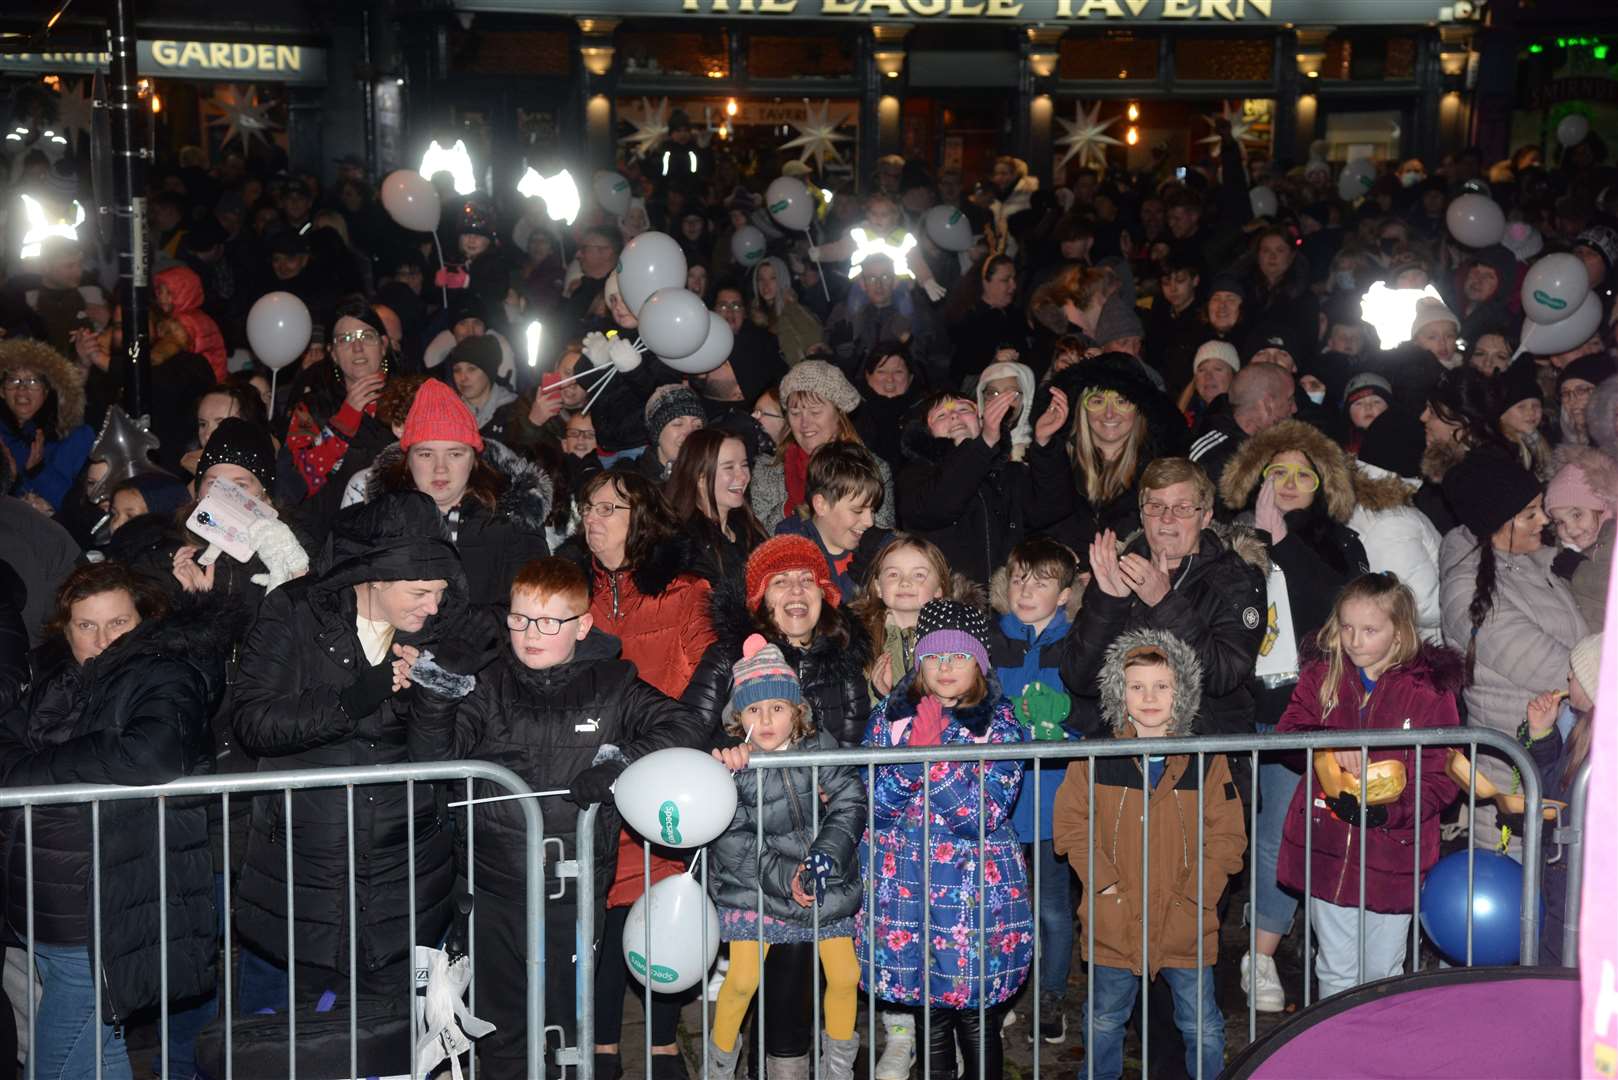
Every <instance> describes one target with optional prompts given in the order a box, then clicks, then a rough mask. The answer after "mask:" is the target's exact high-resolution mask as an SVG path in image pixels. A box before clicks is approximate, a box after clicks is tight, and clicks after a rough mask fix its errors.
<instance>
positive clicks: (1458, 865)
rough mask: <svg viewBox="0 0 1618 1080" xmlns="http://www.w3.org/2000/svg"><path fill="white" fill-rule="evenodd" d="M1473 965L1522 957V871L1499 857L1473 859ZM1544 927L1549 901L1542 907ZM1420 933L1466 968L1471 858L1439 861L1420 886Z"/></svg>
mask: <svg viewBox="0 0 1618 1080" xmlns="http://www.w3.org/2000/svg"><path fill="white" fill-rule="evenodd" d="M1473 857H1474V860H1475V861H1474V863H1473V869H1472V962H1473V963H1474V964H1483V965H1492V964H1515V963H1516V962H1517V959H1518V957H1519V955H1520V953H1521V951H1522V865H1521V864H1520V863H1518V862H1517V860H1516V859H1513V858H1512V857H1511V856H1509V855H1503V854H1501V853H1500V852H1498V851H1476V852H1474V853H1473ZM1539 921H1540V925H1541V926H1543V925H1544V924H1545V899H1544V897H1540V901H1539ZM1421 928H1422V929H1423V930H1425V931H1426V932H1427V936H1428V937H1429V938H1430V939H1432V943H1433V944H1434V945H1436V946H1437V947H1438V951H1439V952H1441V953H1443V954H1444V956H1445V957H1446V958H1447V959H1448V960H1449V961H1450V963H1452V964H1465V963H1466V852H1465V851H1456V852H1453V853H1451V854H1449V855H1446V856H1444V857H1443V858H1442V859H1439V860H1438V862H1437V863H1435V864H1433V868H1432V869H1431V870H1429V871H1428V872H1427V880H1426V881H1424V882H1422V885H1421Z"/></svg>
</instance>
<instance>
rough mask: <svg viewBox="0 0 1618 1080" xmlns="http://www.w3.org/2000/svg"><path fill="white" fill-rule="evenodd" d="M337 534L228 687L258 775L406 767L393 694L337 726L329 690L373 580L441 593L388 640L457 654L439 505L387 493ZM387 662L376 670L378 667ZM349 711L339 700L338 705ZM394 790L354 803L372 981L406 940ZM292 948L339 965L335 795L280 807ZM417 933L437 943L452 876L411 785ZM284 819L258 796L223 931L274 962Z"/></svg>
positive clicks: (365, 959)
mask: <svg viewBox="0 0 1618 1080" xmlns="http://www.w3.org/2000/svg"><path fill="white" fill-rule="evenodd" d="M364 509H365V511H366V512H365V513H364V514H361V515H351V516H345V520H344V521H343V522H341V523H339V532H338V535H337V537H336V543H335V548H334V551H333V557H334V558H335V560H336V561H335V564H334V565H332V566H331V567H330V568H329V569H327V570H325V572H324V573H322V574H321V576H319V577H318V578H317V577H313V576H310V577H304V578H299V579H298V580H296V581H293V582H291V583H290V584H287V585H284V586H282V587H281V588H279V589H277V590H276V591H275V592H273V593H271V594H270V595H269V596H268V597H266V598H265V600H264V603H263V605H262V607H260V609H259V615H258V621H257V622H256V623H255V624H254V626H253V629H252V631H251V632H250V633H249V634H248V638H247V646H246V648H245V650H244V653H243V657H242V663H241V670H240V674H239V677H238V680H237V682H236V685H235V688H234V697H235V704H236V715H235V730H236V736H237V739H238V741H239V742H240V744H241V747H242V749H244V750H245V751H246V752H247V753H248V754H251V755H253V756H254V757H256V758H258V759H259V770H260V771H270V770H275V769H299V768H321V767H333V766H356V765H391V764H398V763H400V762H404V761H407V760H409V750H408V748H407V745H406V741H407V731H408V725H407V723H406V716H405V709H404V707H403V706H402V705H401V703H400V702H398V701H397V700H395V699H393V698H391V697H390V698H387V699H385V700H384V701H383V702H382V704H381V705H380V706H374V707H370V708H369V709H363V707H362V706H360V705H355V711H356V712H360V713H361V715H350V714H349V712H348V710H347V709H345V707H344V705H343V703H342V702H343V698H342V695H343V692H344V691H345V690H350V689H351V688H353V687H355V686H356V683H357V682H358V681H359V680H360V679H361V678H363V677H365V676H366V675H367V674H368V673H369V672H370V671H371V670H373V669H370V668H368V665H367V664H366V658H365V654H364V651H363V650H362V648H361V646H360V640H359V637H358V634H357V631H356V623H355V614H356V600H355V596H354V587H355V586H356V585H361V584H364V583H366V582H373V581H400V580H436V579H443V580H447V581H448V582H449V591H448V592H447V593H446V594H445V597H444V600H443V602H442V603H440V605H439V610H438V613H437V614H436V615H434V616H432V617H431V618H429V619H428V620H427V623H426V625H425V627H424V628H423V630H422V631H419V632H417V633H408V634H407V633H400V634H397V635H395V637H394V641H395V643H397V644H411V645H419V646H423V647H427V648H432V647H434V646H435V645H437V644H438V643H439V642H440V641H441V640H444V639H449V641H448V644H446V646H445V648H446V649H447V648H449V647H451V646H454V645H459V644H460V643H459V642H458V641H456V640H454V639H457V638H460V637H464V636H465V634H466V632H467V628H468V626H469V625H471V621H472V620H471V618H470V616H469V615H468V614H467V613H466V610H465V602H466V601H465V596H466V582H465V578H464V576H463V575H462V573H461V569H460V560H459V558H457V556H456V554H455V550H454V548H452V547H451V546H450V545H449V544H448V543H447V542H446V541H444V540H439V539H436V538H433V539H429V538H428V537H431V536H432V535H433V532H432V530H433V529H434V528H436V524H435V523H436V520H437V518H438V510H437V508H436V507H435V506H433V504H432V500H430V499H428V498H427V496H425V495H420V494H409V495H391V496H388V497H387V498H385V499H382V500H380V501H379V502H377V503H372V504H368V505H367V506H366V507H365V508H364ZM386 664H387V661H386V660H384V661H383V664H381V665H378V667H384V666H386ZM351 700H352V699H351ZM406 818H407V802H406V793H405V787H404V785H403V784H388V785H382V786H377V787H367V788H362V789H359V790H357V791H356V793H355V797H354V858H355V867H356V873H355V883H354V887H355V901H356V903H357V904H358V906H359V914H360V918H359V920H358V921H359V924H360V925H359V937H358V943H359V963H360V964H361V965H363V967H364V968H365V969H366V970H375V969H377V968H380V967H383V966H386V965H387V964H389V963H391V962H393V961H396V960H400V959H403V958H404V957H405V956H406V955H407V949H408V945H409V943H408V942H407V940H406V937H407V932H408V930H407V928H408V918H409V910H408V900H407V887H408V886H407V872H408V861H409V859H410V857H411V851H410V847H409V843H408V839H407V833H406V828H407V826H406ZM292 820H293V832H292V844H293V877H294V881H295V889H294V894H293V903H294V908H295V920H294V921H295V937H296V941H297V946H298V958H299V959H300V960H302V961H305V962H307V963H311V964H318V965H320V966H323V967H332V968H336V969H337V970H339V971H345V972H346V971H347V970H348V904H347V901H346V894H345V890H346V887H347V875H346V866H347V857H348V856H347V851H348V848H347V829H346V824H345V822H346V804H345V798H344V795H343V792H342V791H341V790H340V789H324V790H308V791H295V792H293V796H292ZM415 829H416V837H415V839H416V851H415V865H416V898H417V899H416V917H417V922H416V932H417V939H418V941H421V942H432V941H437V940H438V938H439V935H440V934H441V933H442V932H443V930H444V928H445V926H446V925H448V922H449V892H450V886H451V884H452V881H453V878H454V870H453V868H452V867H451V865H450V837H449V831H448V828H447V826H446V822H445V819H444V815H443V814H442V813H441V812H440V810H439V808H438V807H437V806H436V805H435V799H434V794H433V792H432V791H431V790H430V789H427V788H418V789H417V791H416V799H415ZM286 842H287V838H286V823H285V820H284V813H283V801H282V800H281V799H279V798H269V799H258V800H256V805H255V806H254V808H253V825H252V832H251V835H250V836H249V838H248V843H247V853H246V859H245V862H244V865H243V867H242V871H241V881H240V885H239V891H238V893H237V897H238V901H237V910H236V923H237V927H238V928H239V930H240V931H241V935H242V937H243V938H244V939H245V940H246V941H247V942H248V943H249V944H251V945H252V947H253V948H254V949H256V950H258V951H259V952H261V953H263V954H264V955H266V956H269V957H271V958H273V959H276V960H282V961H284V960H285V959H286V955H285V954H286V941H287V932H286V917H287V912H286V848H285V846H284V845H285V844H286Z"/></svg>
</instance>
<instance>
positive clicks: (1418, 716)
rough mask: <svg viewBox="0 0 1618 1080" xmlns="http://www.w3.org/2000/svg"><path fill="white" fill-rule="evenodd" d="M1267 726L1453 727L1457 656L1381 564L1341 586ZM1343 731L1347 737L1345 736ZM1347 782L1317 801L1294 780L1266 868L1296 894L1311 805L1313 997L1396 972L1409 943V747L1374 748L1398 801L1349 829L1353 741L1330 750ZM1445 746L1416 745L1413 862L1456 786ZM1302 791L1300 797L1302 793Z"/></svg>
mask: <svg viewBox="0 0 1618 1080" xmlns="http://www.w3.org/2000/svg"><path fill="white" fill-rule="evenodd" d="M1315 647H1316V648H1315V650H1314V655H1312V656H1309V657H1308V658H1307V662H1306V663H1305V665H1304V668H1303V674H1302V675H1301V677H1300V678H1299V679H1298V685H1297V688H1296V689H1295V690H1294V691H1293V694H1292V703H1291V704H1290V705H1288V706H1287V710H1286V712H1285V713H1283V714H1282V716H1281V722H1280V723H1279V724H1278V725H1276V731H1277V732H1278V733H1279V732H1288V731H1328V730H1330V731H1346V732H1355V731H1372V730H1405V731H1408V730H1410V729H1411V728H1419V727H1454V726H1456V725H1457V724H1459V723H1460V718H1459V715H1458V714H1457V712H1456V706H1455V700H1456V695H1457V694H1458V693H1459V692H1460V689H1461V686H1462V685H1463V683H1464V682H1465V679H1464V677H1463V671H1464V664H1463V662H1462V660H1461V657H1460V655H1459V654H1458V653H1456V652H1454V651H1453V650H1451V649H1446V648H1441V647H1439V646H1435V645H1430V644H1425V643H1423V641H1422V639H1421V637H1420V635H1419V634H1418V633H1417V631H1416V602H1415V599H1414V597H1412V596H1411V593H1410V590H1409V589H1408V588H1406V587H1405V586H1404V585H1402V584H1400V582H1399V579H1398V578H1397V577H1395V576H1394V575H1392V574H1365V575H1363V576H1361V577H1359V578H1356V579H1355V580H1353V581H1351V582H1349V583H1348V584H1347V585H1346V586H1344V588H1343V591H1342V592H1341V593H1339V594H1338V596H1337V604H1336V608H1335V615H1334V617H1333V618H1332V619H1331V620H1329V621H1328V622H1327V623H1326V624H1325V625H1324V626H1322V627H1321V629H1320V632H1319V633H1318V634H1317V635H1316V637H1315ZM1349 741H1351V740H1349ZM1334 753H1335V754H1336V756H1337V762H1338V764H1339V765H1340V766H1341V767H1342V769H1343V770H1344V771H1345V772H1347V773H1350V774H1352V779H1353V783H1352V784H1351V785H1350V788H1348V789H1345V790H1344V791H1343V793H1342V794H1340V795H1338V796H1337V797H1336V798H1331V799H1328V798H1327V797H1326V796H1325V794H1324V792H1322V791H1321V789H1320V785H1319V784H1317V783H1315V782H1313V781H1311V782H1309V783H1305V784H1300V785H1299V786H1298V790H1297V793H1296V794H1294V795H1293V797H1292V805H1291V807H1290V808H1289V809H1288V810H1287V819H1286V827H1285V831H1284V832H1283V833H1282V839H1281V857H1280V863H1279V866H1278V867H1277V877H1278V878H1279V879H1280V882H1281V884H1282V885H1285V886H1286V887H1288V888H1290V889H1294V890H1296V891H1298V892H1305V883H1304V882H1305V878H1304V869H1305V864H1304V858H1305V854H1304V828H1305V821H1304V816H1303V815H1304V813H1305V812H1307V813H1309V814H1311V815H1313V825H1312V828H1313V836H1312V837H1311V842H1312V849H1311V855H1310V857H1311V858H1312V860H1313V862H1312V865H1311V866H1310V878H1309V889H1308V896H1309V918H1310V920H1311V922H1312V923H1313V925H1314V930H1315V943H1316V947H1317V951H1316V955H1315V975H1316V976H1317V977H1318V978H1319V979H1320V999H1321V1000H1325V999H1326V998H1328V997H1331V996H1332V995H1333V994H1337V993H1341V992H1342V991H1344V990H1348V989H1350V988H1352V987H1354V986H1356V985H1358V984H1359V983H1362V982H1372V981H1374V980H1376V979H1384V978H1387V977H1389V976H1392V975H1397V974H1399V973H1400V972H1401V971H1402V970H1403V968H1404V960H1405V950H1406V948H1407V946H1408V945H1409V944H1410V912H1411V909H1412V906H1413V900H1414V898H1415V893H1416V890H1417V889H1418V888H1419V887H1420V884H1421V883H1420V881H1418V880H1416V879H1415V877H1414V875H1413V873H1412V856H1413V852H1412V851H1411V846H1412V845H1413V844H1414V843H1415V842H1416V837H1417V825H1418V821H1417V818H1416V811H1415V808H1416V786H1415V778H1416V761H1415V755H1416V751H1415V750H1413V749H1412V750H1375V751H1372V752H1371V753H1372V755H1374V760H1376V761H1382V760H1384V759H1397V760H1399V761H1402V762H1403V763H1404V766H1405V776H1406V777H1407V781H1408V782H1407V783H1406V785H1405V789H1404V791H1403V792H1401V793H1400V795H1399V797H1398V799H1396V800H1395V801H1393V802H1390V803H1387V804H1385V805H1377V806H1367V807H1366V808H1365V814H1364V816H1365V828H1364V829H1363V830H1362V829H1361V828H1360V816H1361V814H1360V803H1359V796H1358V794H1357V792H1358V790H1359V782H1358V777H1359V776H1361V775H1363V772H1364V770H1365V768H1366V764H1365V762H1364V761H1363V760H1362V758H1361V753H1360V751H1359V750H1357V749H1343V750H1337V751H1334ZM1446 753H1447V751H1446V750H1445V749H1444V748H1443V747H1440V746H1434V747H1428V748H1426V749H1424V750H1422V751H1421V818H1420V821H1419V825H1420V840H1421V872H1422V873H1423V874H1425V873H1426V872H1427V870H1428V869H1429V868H1430V867H1431V866H1432V865H1433V863H1435V862H1437V861H1438V815H1439V812H1440V811H1442V810H1443V809H1444V808H1445V807H1446V806H1448V805H1449V804H1450V802H1451V801H1452V800H1453V799H1454V798H1455V795H1456V791H1457V788H1456V786H1455V783H1454V782H1453V781H1451V780H1450V779H1449V777H1448V776H1447V775H1446V774H1445V772H1444V763H1445V757H1446ZM1306 794H1307V796H1308V797H1309V798H1310V799H1311V803H1310V805H1309V806H1307V807H1305V805H1304V799H1305V796H1306ZM1361 844H1363V845H1364V855H1365V878H1364V890H1365V896H1364V899H1365V965H1364V970H1360V965H1359V945H1358V929H1359V904H1360V888H1361V884H1360V871H1359V867H1360V853H1361V851H1360V845H1361Z"/></svg>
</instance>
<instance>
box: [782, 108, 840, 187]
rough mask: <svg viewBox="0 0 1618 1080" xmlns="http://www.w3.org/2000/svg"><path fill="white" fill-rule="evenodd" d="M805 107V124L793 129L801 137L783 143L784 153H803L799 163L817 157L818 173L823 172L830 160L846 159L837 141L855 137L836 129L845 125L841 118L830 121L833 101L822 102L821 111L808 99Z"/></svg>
mask: <svg viewBox="0 0 1618 1080" xmlns="http://www.w3.org/2000/svg"><path fill="white" fill-rule="evenodd" d="M804 107H805V113H804V119H803V121H802V122H799V121H797V120H794V121H792V126H793V127H795V128H797V129H798V134H797V135H796V136H795V137H794V138H791V139H789V140H787V141H786V142H784V143H782V144H781V150H782V152H783V153H784V152H786V151H788V150H798V151H800V153H799V154H798V160H799V161H808V160H809V159H810V158H814V159H815V171H816V172H822V171H824V170H825V167H826V159H827V158H828V157H829V158H831V159H832V160H833V161H842V160H843V155H842V154H840V153H839V152H838V150H837V142H836V140H838V139H844V140H847V139H850V138H853V136H851V135H844V134H843V133H842V132H840V131H838V130H837V128H838V126H839V125H840V124H841V123H842V119H841V118H839V119H837V120H833V119H831V99H829V98H828V99H826V100H825V101H822V102H821V103H820V107H819V108H818V109H817V108H816V107H815V106H813V105H810V104H809V102H808V100H807V99H805V100H804Z"/></svg>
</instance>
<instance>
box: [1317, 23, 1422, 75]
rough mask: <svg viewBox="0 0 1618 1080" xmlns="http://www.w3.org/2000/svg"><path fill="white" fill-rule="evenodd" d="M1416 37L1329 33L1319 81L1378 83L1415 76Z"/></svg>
mask: <svg viewBox="0 0 1618 1080" xmlns="http://www.w3.org/2000/svg"><path fill="white" fill-rule="evenodd" d="M1416 40H1417V39H1416V37H1415V36H1414V35H1409V34H1407V35H1404V36H1393V35H1384V34H1380V33H1376V34H1333V35H1331V36H1330V37H1328V38H1327V39H1326V60H1325V62H1324V63H1323V64H1321V66H1320V77H1321V78H1322V79H1336V80H1339V81H1342V80H1352V81H1355V82H1379V81H1381V80H1383V79H1414V78H1415V77H1416Z"/></svg>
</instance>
